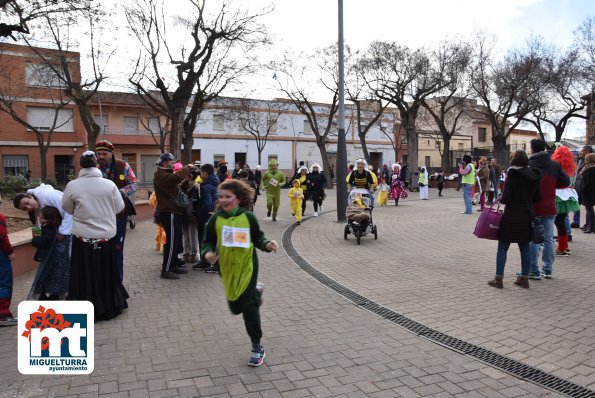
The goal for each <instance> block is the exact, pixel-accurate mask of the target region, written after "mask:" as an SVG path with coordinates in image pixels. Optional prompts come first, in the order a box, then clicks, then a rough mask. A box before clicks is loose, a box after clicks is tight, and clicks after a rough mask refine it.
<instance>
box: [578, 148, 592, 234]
mask: <svg viewBox="0 0 595 398" xmlns="http://www.w3.org/2000/svg"><path fill="white" fill-rule="evenodd" d="M581 178H582V186H581V200H582V201H583V205H585V207H586V209H587V228H586V229H585V233H587V234H594V233H595V212H594V210H593V206H595V153H589V154H588V155H587V156H585V166H584V167H583V168H582V170H581Z"/></svg>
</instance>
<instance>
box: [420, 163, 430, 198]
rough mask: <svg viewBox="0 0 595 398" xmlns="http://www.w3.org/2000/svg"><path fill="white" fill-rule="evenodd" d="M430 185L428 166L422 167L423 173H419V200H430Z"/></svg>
mask: <svg viewBox="0 0 595 398" xmlns="http://www.w3.org/2000/svg"><path fill="white" fill-rule="evenodd" d="M429 183H430V179H429V176H428V170H427V169H426V166H421V171H420V172H419V198H420V199H422V200H428V185H429Z"/></svg>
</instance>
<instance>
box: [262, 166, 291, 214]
mask: <svg viewBox="0 0 595 398" xmlns="http://www.w3.org/2000/svg"><path fill="white" fill-rule="evenodd" d="M283 185H285V175H284V174H283V173H282V172H280V171H279V162H278V161H277V160H276V159H271V161H270V162H269V169H268V170H267V171H266V172H265V173H264V174H263V175H262V186H263V187H264V188H265V190H266V193H267V217H270V216H271V212H272V215H273V221H277V212H278V211H279V204H280V203H281V187H282V186H283Z"/></svg>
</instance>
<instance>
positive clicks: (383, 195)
mask: <svg viewBox="0 0 595 398" xmlns="http://www.w3.org/2000/svg"><path fill="white" fill-rule="evenodd" d="M388 188H389V187H388V184H387V183H386V182H385V181H384V179H382V182H381V183H380V193H379V194H378V201H377V204H378V206H386V204H387V203H388Z"/></svg>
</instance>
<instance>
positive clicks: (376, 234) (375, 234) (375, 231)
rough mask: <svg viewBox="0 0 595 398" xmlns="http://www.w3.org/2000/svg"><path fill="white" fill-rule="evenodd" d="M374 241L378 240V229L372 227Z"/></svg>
mask: <svg viewBox="0 0 595 398" xmlns="http://www.w3.org/2000/svg"><path fill="white" fill-rule="evenodd" d="M373 232H374V239H378V229H377V228H376V225H374V231H373Z"/></svg>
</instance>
